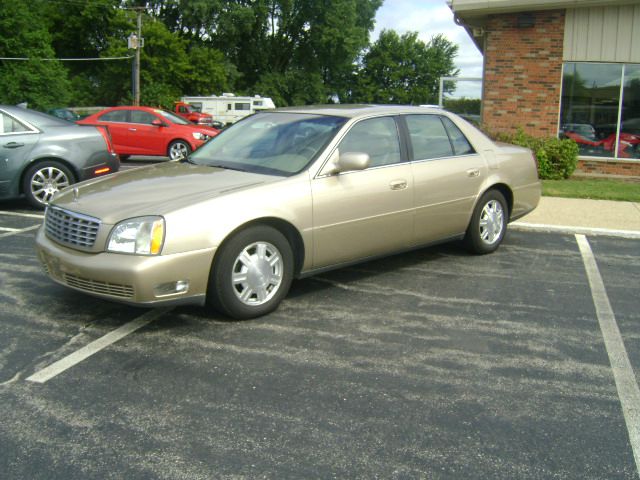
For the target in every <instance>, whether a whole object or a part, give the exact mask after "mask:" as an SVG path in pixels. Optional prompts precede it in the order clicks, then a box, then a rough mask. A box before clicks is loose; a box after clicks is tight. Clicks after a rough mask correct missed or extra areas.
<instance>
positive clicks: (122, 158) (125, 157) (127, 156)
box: [118, 155, 131, 162]
mask: <svg viewBox="0 0 640 480" xmlns="http://www.w3.org/2000/svg"><path fill="white" fill-rule="evenodd" d="M118 156H119V157H120V161H121V162H126V161H127V160H129V157H130V156H131V155H118Z"/></svg>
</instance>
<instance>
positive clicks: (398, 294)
mask: <svg viewBox="0 0 640 480" xmlns="http://www.w3.org/2000/svg"><path fill="white" fill-rule="evenodd" d="M39 222H40V218H39V214H38V212H36V211H33V210H29V209H28V208H27V207H25V205H24V204H23V203H21V202H0V298H1V300H0V305H1V307H0V308H1V317H2V321H1V322H0V445H1V447H0V472H2V474H1V476H2V478H6V479H23V478H30V479H106V478H114V479H122V478H126V479H149V478H159V479H214V478H215V479H217V478H221V479H226V478H228V479H240V478H247V479H253V478H268V479H285V478H287V479H288V478H291V479H303V478H304V479H306V478H322V479H325V478H341V479H342V478H362V479H374V478H380V479H449V478H453V479H458V478H460V479H469V478H481V479H550V478H553V479H637V478H639V476H638V471H637V465H636V460H634V450H633V449H634V448H635V449H636V455H638V454H639V453H638V448H639V447H640V445H638V441H639V440H640V438H639V436H638V428H640V427H639V425H638V422H637V421H636V420H638V419H639V418H640V404H639V403H638V398H637V397H635V396H634V395H636V393H635V392H637V388H638V387H637V383H638V375H637V374H638V372H640V313H639V308H638V307H639V305H640V302H639V300H638V294H639V293H640V291H639V287H638V286H639V285H640V248H639V247H640V243H639V241H638V240H630V239H620V238H611V237H604V236H599V237H591V236H589V237H581V236H574V235H568V234H558V233H554V234H547V233H532V232H521V231H514V230H511V231H510V232H509V233H508V235H507V237H506V239H505V242H504V244H503V245H502V246H501V247H500V249H499V250H498V251H497V252H496V253H494V254H492V255H488V256H471V255H468V254H467V253H466V252H465V251H464V250H462V249H461V248H460V247H459V246H458V245H455V244H450V245H442V246H438V247H433V248H429V249H424V250H420V251H416V252H412V253H407V254H403V255H398V256H395V257H391V258H387V259H384V260H379V261H375V262H369V263H365V264H361V265H358V266H355V267H351V268H348V269H344V270H339V271H334V272H330V273H326V274H323V275H321V276H318V277H313V278H309V279H305V280H300V281H297V282H295V283H294V285H293V288H292V291H291V293H290V295H289V296H288V298H287V299H286V300H285V301H284V302H283V304H282V306H281V307H280V309H279V310H277V311H276V312H275V313H273V314H271V315H269V316H266V317H263V318H259V319H256V320H251V321H246V322H232V321H228V320H226V319H224V318H221V317H220V316H217V315H216V314H214V313H210V312H207V311H205V310H203V309H199V308H184V307H183V308H174V309H170V310H145V309H138V308H133V307H128V306H123V305H119V304H116V303H110V302H107V301H102V300H97V299H94V298H92V297H88V296H86V295H84V294H81V293H76V292H74V291H71V290H69V289H66V288H63V287H61V286H58V285H56V284H54V283H52V282H51V281H50V280H49V279H48V278H47V277H45V275H44V274H43V273H42V272H41V268H40V266H39V263H38V261H37V259H36V256H35V254H34V244H33V235H34V233H35V230H34V229H35V228H36V227H37V225H38V224H39ZM585 246H586V247H587V248H588V251H590V252H592V257H589V253H588V251H585V250H584V248H585ZM590 258H591V259H592V260H593V261H594V262H595V264H596V265H597V269H596V270H597V273H598V274H599V275H598V278H601V280H602V286H603V287H604V289H603V290H602V291H600V290H599V289H598V285H599V284H598V281H597V278H596V279H594V278H593V277H592V276H590V275H589V274H588V273H587V272H588V265H590V264H589V259H590ZM592 274H593V272H591V275H592ZM603 291H604V296H603ZM607 306H609V308H608V309H607ZM123 329H124V330H123ZM127 329H128V330H127ZM125 330H126V331H125ZM616 331H617V332H619V333H618V335H617V337H616ZM113 332H121V333H122V332H124V333H123V334H122V336H121V338H120V339H119V340H118V341H115V342H113V343H109V341H107V340H103V339H105V337H106V338H107V339H108V338H111V339H113V337H109V336H110V335H113ZM96 342H98V343H96ZM100 342H103V343H100ZM88 346H92V347H93V348H89V350H87V347H88ZM99 347H100V348H99ZM78 352H84V353H85V354H86V357H82V358H81V359H80V360H79V361H77V362H76V363H73V362H69V363H67V364H65V363H64V362H65V361H66V360H67V359H70V358H71V359H74V358H75V359H76V360H78V355H77V354H78ZM625 359H626V361H625ZM57 362H63V363H62V364H61V363H57ZM52 365H57V366H58V367H59V368H58V369H57V370H56V369H54V370H53V371H52V370H51V369H50V367H51V366H52ZM65 366H66V367H67V368H66V369H65V368H63V367H65ZM47 369H49V370H47ZM42 372H48V373H49V374H50V375H51V376H50V377H47V378H45V376H42ZM39 375H40V376H39ZM634 386H635V387H634ZM634 388H635V389H634Z"/></svg>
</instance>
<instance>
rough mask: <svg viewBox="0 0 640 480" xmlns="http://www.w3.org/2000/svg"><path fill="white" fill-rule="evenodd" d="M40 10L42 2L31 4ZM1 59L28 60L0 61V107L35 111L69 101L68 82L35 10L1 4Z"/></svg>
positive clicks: (4, 0) (7, 1) (5, 0)
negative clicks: (22, 104)
mask: <svg viewBox="0 0 640 480" xmlns="http://www.w3.org/2000/svg"><path fill="white" fill-rule="evenodd" d="M31 6H32V7H42V6H43V2H42V1H40V0H36V1H34V2H31ZM0 32H7V33H8V34H4V35H0V57H19V58H28V59H29V60H26V61H17V60H0V78H2V81H1V82H0V103H8V104H15V103H20V102H27V103H28V104H29V106H30V107H34V108H42V109H46V108H51V107H54V106H59V105H64V104H65V103H66V101H67V100H68V99H69V97H70V90H71V88H70V82H69V78H68V76H67V71H66V69H65V67H64V66H63V65H62V64H61V62H59V61H51V60H46V61H45V60H42V59H52V58H55V57H56V52H55V51H54V49H53V48H52V47H51V40H52V39H51V35H50V33H49V31H48V28H47V24H46V22H45V21H43V20H42V19H41V18H40V17H39V15H38V14H37V8H24V6H23V5H21V4H20V3H19V2H15V1H14V0H0Z"/></svg>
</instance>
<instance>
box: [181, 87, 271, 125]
mask: <svg viewBox="0 0 640 480" xmlns="http://www.w3.org/2000/svg"><path fill="white" fill-rule="evenodd" d="M181 100H182V101H183V102H184V103H188V104H190V105H191V106H192V107H193V108H194V109H195V110H198V111H199V112H202V113H208V114H209V115H211V116H213V118H214V120H218V121H220V122H222V123H224V124H231V123H235V122H237V121H238V120H240V119H241V118H244V117H246V116H247V115H251V114H252V113H255V112H257V111H259V110H267V109H270V108H276V106H275V105H274V103H273V100H271V99H270V98H268V97H261V96H260V95H255V96H253V97H236V96H235V95H234V94H233V93H223V94H222V95H220V96H215V95H212V96H210V97H182V98H181Z"/></svg>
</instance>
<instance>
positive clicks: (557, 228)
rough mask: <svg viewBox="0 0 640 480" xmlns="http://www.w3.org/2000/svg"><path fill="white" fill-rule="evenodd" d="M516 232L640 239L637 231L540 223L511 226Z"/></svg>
mask: <svg viewBox="0 0 640 480" xmlns="http://www.w3.org/2000/svg"><path fill="white" fill-rule="evenodd" d="M509 227H510V228H513V229H514V230H519V231H524V232H548V233H567V234H571V235H575V234H581V235H600V236H607V237H618V238H629V239H634V240H638V239H640V232H638V231H636V230H613V229H609V228H592V227H573V226H568V225H546V224H540V223H521V222H515V223H512V224H510V225H509Z"/></svg>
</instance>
